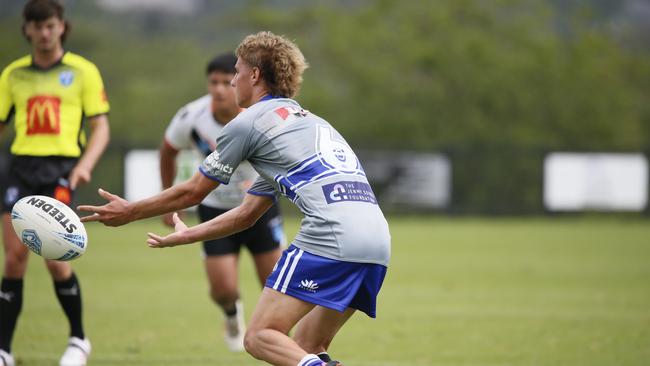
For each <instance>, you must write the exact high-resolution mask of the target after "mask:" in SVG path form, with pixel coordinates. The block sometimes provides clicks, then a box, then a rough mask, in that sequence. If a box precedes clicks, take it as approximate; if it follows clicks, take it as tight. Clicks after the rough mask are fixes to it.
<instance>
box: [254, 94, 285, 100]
mask: <svg viewBox="0 0 650 366" xmlns="http://www.w3.org/2000/svg"><path fill="white" fill-rule="evenodd" d="M280 98H286V97H284V96H282V95H278V96H277V97H274V96H272V95H271V94H266V95H265V96H263V97H262V99H260V100H258V102H263V101H265V100H271V99H280Z"/></svg>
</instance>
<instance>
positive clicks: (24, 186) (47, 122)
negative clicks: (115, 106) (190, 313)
mask: <svg viewBox="0 0 650 366" xmlns="http://www.w3.org/2000/svg"><path fill="white" fill-rule="evenodd" d="M23 18H24V24H23V32H24V34H25V37H26V38H27V40H28V41H29V42H30V44H31V48H32V52H31V54H30V55H27V56H25V57H22V58H20V59H18V60H16V61H14V62H13V63H11V64H10V65H9V66H7V67H6V68H5V69H4V71H3V72H2V74H1V75H0V121H1V122H2V123H1V124H0V130H2V129H3V128H4V126H5V125H6V124H7V123H8V122H9V121H10V119H11V117H12V116H13V117H14V121H15V124H16V126H15V129H16V137H15V138H14V140H13V143H12V145H11V162H10V167H9V172H8V174H7V175H4V176H3V178H2V186H3V192H1V194H2V196H0V197H1V198H2V212H3V213H2V227H3V230H2V231H3V239H4V273H3V278H2V284H1V288H0V291H1V292H0V365H14V364H15V361H14V358H13V356H12V354H11V340H12V336H13V334H14V329H15V326H16V322H17V320H18V315H19V314H20V310H21V307H22V301H23V277H24V275H25V271H26V268H27V259H28V255H29V250H28V249H27V247H26V246H24V245H22V244H21V242H20V239H19V238H18V237H17V236H16V234H15V232H14V230H13V228H12V225H11V216H10V214H9V213H10V212H11V209H12V207H13V205H14V203H16V201H18V200H19V199H20V198H22V197H25V196H28V195H33V194H41V195H47V196H50V197H54V198H56V199H58V200H59V201H62V202H64V203H66V204H70V202H71V200H72V195H73V192H74V190H75V188H77V187H78V186H79V185H80V184H83V183H87V182H88V181H90V179H91V173H92V170H93V168H94V167H95V164H96V163H97V161H98V160H99V157H100V156H101V155H102V153H103V151H104V149H105V148H106V145H107V144H108V140H109V126H108V119H107V117H106V113H107V112H108V110H109V106H108V102H107V100H106V95H105V93H104V86H103V83H102V79H101V76H100V74H99V71H98V70H97V68H96V67H95V65H93V64H92V63H90V62H89V61H87V60H86V59H84V58H82V57H81V56H78V55H75V54H73V53H70V52H66V51H64V49H63V41H64V40H65V37H66V35H67V30H68V24H67V22H66V21H65V20H64V18H63V7H62V6H61V4H60V3H59V2H58V1H55V0H31V1H29V2H27V4H26V5H25V7H24V10H23ZM84 121H85V122H87V123H88V124H90V127H91V129H92V133H91V135H90V139H89V141H88V144H87V145H86V144H85V140H86V139H85V135H84V132H83V124H84ZM84 145H86V148H85V150H83V149H82V147H83V146H84ZM45 264H46V266H47V269H48V270H49V272H50V275H51V276H52V279H53V280H54V288H55V291H56V296H57V298H58V299H59V302H60V304H61V306H62V307H63V311H64V313H65V315H66V316H67V318H68V321H69V323H70V339H69V341H68V347H67V349H66V350H65V352H64V353H63V356H62V357H61V360H60V364H61V365H85V364H86V360H87V358H88V355H89V354H90V342H89V341H88V338H87V337H86V335H85V333H84V329H83V324H82V317H81V291H80V288H79V282H78V280H77V277H76V275H75V273H74V272H73V271H72V268H71V267H70V264H69V263H68V262H61V261H53V260H46V261H45Z"/></svg>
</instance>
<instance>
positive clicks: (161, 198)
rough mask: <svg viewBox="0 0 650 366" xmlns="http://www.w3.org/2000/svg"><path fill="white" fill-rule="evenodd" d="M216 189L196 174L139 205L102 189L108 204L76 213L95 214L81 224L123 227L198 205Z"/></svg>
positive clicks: (100, 192) (86, 206) (215, 186)
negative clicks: (97, 222)
mask: <svg viewBox="0 0 650 366" xmlns="http://www.w3.org/2000/svg"><path fill="white" fill-rule="evenodd" d="M217 186H219V183H218V182H215V181H213V180H211V179H208V178H206V177H205V176H204V175H203V174H201V173H199V172H197V173H196V174H194V176H193V177H192V178H190V179H189V180H187V181H185V182H183V183H180V184H177V185H175V186H173V187H171V188H169V189H166V190H164V191H162V192H160V193H159V194H157V195H155V196H152V197H149V198H146V199H143V200H140V201H137V202H129V201H127V200H125V199H124V198H122V197H120V196H117V195H114V194H112V193H110V192H107V191H105V190H103V189H101V188H100V189H99V195H100V196H101V197H103V198H104V199H106V200H107V201H108V203H107V204H105V205H103V206H90V205H81V206H79V207H77V209H78V210H79V211H84V212H91V213H93V214H92V215H90V216H85V217H82V218H81V221H82V222H91V221H99V222H101V223H102V224H104V225H106V226H122V225H125V224H128V223H129V222H132V221H135V220H140V219H144V218H148V217H153V216H158V215H161V214H164V213H168V212H173V211H176V210H181V209H185V208H188V207H191V206H194V205H197V204H198V203H199V202H201V201H202V200H203V198H205V196H206V195H207V194H208V193H210V192H211V191H212V190H214V189H215V188H217Z"/></svg>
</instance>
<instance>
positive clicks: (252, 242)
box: [160, 54, 284, 351]
mask: <svg viewBox="0 0 650 366" xmlns="http://www.w3.org/2000/svg"><path fill="white" fill-rule="evenodd" d="M235 62H237V57H236V56H235V55H234V54H225V55H221V56H218V57H216V58H215V59H213V60H212V61H211V62H210V63H209V64H208V66H207V70H206V75H207V79H208V92H209V94H208V95H205V96H203V97H201V98H199V99H197V100H195V101H192V102H190V103H188V104H187V105H185V106H184V107H183V108H181V109H180V110H179V111H178V112H177V113H176V116H174V119H173V120H172V121H171V123H170V125H169V127H168V128H167V131H166V132H165V138H164V139H163V142H162V144H161V147H160V177H161V179H162V185H163V188H169V187H171V186H172V184H173V182H174V177H175V176H176V156H177V155H178V152H179V150H181V149H188V148H193V149H195V150H197V151H198V152H199V153H200V154H202V155H203V158H205V157H207V156H208V155H210V154H211V153H212V152H213V151H214V149H215V145H216V141H217V136H219V133H220V132H221V130H222V129H223V127H224V126H225V125H226V124H227V123H228V122H230V121H231V120H232V119H233V118H235V117H236V116H237V115H238V114H239V112H240V111H241V108H239V106H238V105H237V100H236V98H235V89H234V88H233V87H232V86H231V85H230V82H231V81H232V78H233V76H234V75H235ZM256 178H257V173H256V172H255V170H254V169H253V168H252V167H251V166H250V164H249V163H247V162H243V163H242V164H241V165H239V167H238V168H237V170H235V172H234V173H233V176H232V178H231V180H230V184H228V185H224V186H223V187H219V189H216V190H214V191H212V192H210V194H208V195H207V196H206V197H205V199H204V200H203V201H202V202H201V204H200V205H199V206H198V212H199V217H200V219H201V222H205V221H209V220H211V219H213V218H215V217H217V216H219V215H221V214H223V213H225V212H226V211H228V210H230V209H232V208H234V207H237V206H238V205H240V204H241V202H242V200H243V198H244V194H245V193H246V191H247V190H248V188H249V187H250V186H251V184H252V183H253V181H254V180H255V179H256ZM163 219H164V221H165V223H166V224H168V225H170V226H172V227H173V226H174V224H173V222H172V215H171V214H167V215H165V216H163ZM283 238H284V234H283V232H282V218H281V217H280V214H279V210H278V207H277V205H273V206H272V207H271V208H270V209H269V210H268V211H267V212H266V213H265V214H264V215H263V216H262V217H261V218H260V219H259V220H258V221H257V223H256V224H255V225H253V226H252V227H251V228H249V229H246V230H244V231H242V232H240V233H237V234H234V235H232V236H229V237H226V238H222V239H216V240H209V241H206V242H204V243H203V253H204V255H205V270H206V274H207V277H208V281H209V282H210V295H211V297H212V300H214V302H215V303H217V304H218V305H219V306H220V307H221V309H222V310H223V312H224V314H225V315H226V331H225V336H224V338H225V341H226V345H227V346H228V348H230V349H231V350H232V351H243V350H244V330H245V323H244V311H243V307H242V303H241V301H240V297H239V289H238V285H237V278H238V277H237V267H238V259H239V251H240V248H241V246H242V245H246V246H247V247H248V249H249V250H250V252H251V254H252V256H253V261H254V263H255V268H256V270H257V276H258V278H259V281H260V283H261V284H262V286H264V281H266V278H267V277H268V276H269V274H271V270H272V269H273V266H274V265H275V263H276V262H277V260H278V259H279V258H280V254H281V250H280V244H281V242H282V241H283Z"/></svg>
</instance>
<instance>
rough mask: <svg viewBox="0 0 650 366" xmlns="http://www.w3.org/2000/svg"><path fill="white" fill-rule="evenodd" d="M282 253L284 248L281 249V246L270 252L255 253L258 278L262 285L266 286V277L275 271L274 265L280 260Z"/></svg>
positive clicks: (254, 260) (254, 259) (254, 258)
mask: <svg viewBox="0 0 650 366" xmlns="http://www.w3.org/2000/svg"><path fill="white" fill-rule="evenodd" d="M281 255H282V250H280V248H279V247H278V248H275V249H272V250H271V251H268V252H263V253H256V254H253V262H254V263H255V270H256V272H257V278H258V279H259V281H260V284H261V285H262V286H264V283H265V282H266V279H267V278H268V277H269V275H270V274H271V272H272V271H273V267H274V266H275V264H276V263H277V262H278V259H280V256H281Z"/></svg>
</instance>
